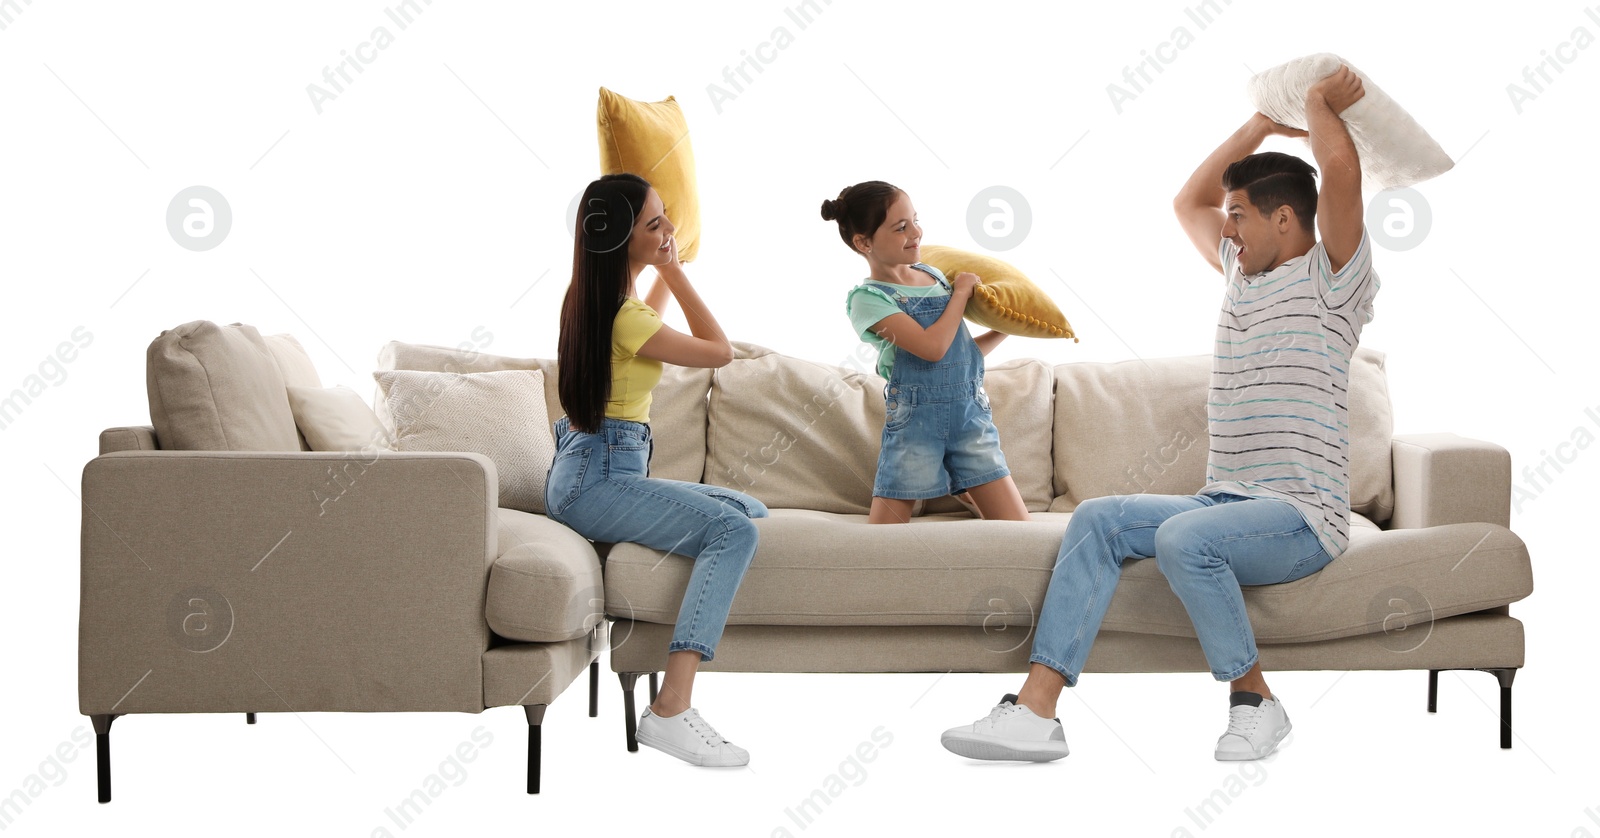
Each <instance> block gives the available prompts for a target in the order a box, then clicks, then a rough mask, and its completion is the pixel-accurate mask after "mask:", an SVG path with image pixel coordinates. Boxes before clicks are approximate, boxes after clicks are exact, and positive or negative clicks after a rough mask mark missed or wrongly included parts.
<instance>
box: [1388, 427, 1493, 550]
mask: <svg viewBox="0 0 1600 838" xmlns="http://www.w3.org/2000/svg"><path fill="white" fill-rule="evenodd" d="M1391 451H1392V452H1393V456H1394V516H1393V517H1392V518H1391V519H1390V522H1389V526H1390V527H1391V528H1393V529H1411V528H1416V527H1437V526H1441V525H1444V524H1462V523H1471V522H1477V521H1483V522H1487V523H1490V524H1499V525H1500V526H1502V527H1508V528H1509V527H1510V526H1511V454H1510V453H1509V452H1508V451H1506V449H1504V448H1501V447H1500V446H1498V445H1495V444H1494V443H1492V442H1483V441H1481V440H1476V439H1468V438H1467V437H1463V436H1457V435H1455V434H1449V433H1440V434H1408V435H1397V436H1395V438H1394V441H1393V443H1392V445H1391Z"/></svg>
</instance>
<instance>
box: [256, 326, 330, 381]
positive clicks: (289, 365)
mask: <svg viewBox="0 0 1600 838" xmlns="http://www.w3.org/2000/svg"><path fill="white" fill-rule="evenodd" d="M261 341H262V342H263V343H265V344H266V345H267V351H268V352H271V353H272V360H273V362H275V363H276V364H277V365H278V372H279V373H281V374H282V375H283V383H284V384H285V385H287V386H289V387H321V386H322V379H321V378H320V377H319V376H318V375H317V368H316V367H315V366H313V365H312V363H311V356H310V355H307V354H306V348H305V347H304V346H301V345H300V341H298V340H295V337H294V335H291V334H289V333H287V332H285V333H283V334H279V335H262V337H261Z"/></svg>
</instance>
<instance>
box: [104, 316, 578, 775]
mask: <svg viewBox="0 0 1600 838" xmlns="http://www.w3.org/2000/svg"><path fill="white" fill-rule="evenodd" d="M471 357H472V355H471V353H462V352H452V353H447V355H446V357H445V358H444V359H443V360H442V361H441V364H442V365H443V366H446V367H448V366H450V365H452V364H454V363H456V362H465V361H468V360H471ZM148 361H149V365H148V369H149V377H148V381H147V383H148V387H149V393H150V407H151V425H148V426H132V427H117V428H110V429H108V430H106V431H105V432H104V433H102V434H101V436H100V456H98V457H96V458H94V459H93V460H91V461H90V462H89V463H88V465H87V466H85V468H84V471H83V494H82V501H83V519H82V520H83V527H82V580H81V581H82V591H81V602H80V613H79V654H78V662H79V678H78V696H79V707H80V710H81V711H82V712H83V713H84V714H85V715H87V716H89V717H90V718H91V720H92V722H93V724H94V728H95V733H96V740H97V747H98V756H99V796H100V800H101V802H106V801H108V800H109V799H110V796H111V786H110V735H109V734H110V727H111V722H112V720H114V719H116V718H117V717H119V716H123V715H133V714H142V713H235V712H237V713H247V714H249V716H248V718H249V720H250V722H252V723H254V721H255V714H256V713H257V712H269V713H270V712H284V713H305V712H328V711H355V712H387V711H422V710H450V711H458V712H465V713H478V712H482V711H483V710H484V709H486V708H489V707H500V706H507V705H516V706H521V707H522V708H523V709H524V712H525V714H526V718H527V722H528V725H529V728H528V735H529V748H528V776H527V791H528V793H530V794H531V793H534V792H537V791H538V789H539V779H540V778H539V765H540V743H541V724H542V721H543V716H544V711H545V708H546V706H547V705H548V704H550V702H552V701H554V700H555V698H556V696H558V695H560V694H561V693H562V691H563V690H565V689H566V688H567V686H568V685H569V684H571V683H572V682H573V680H574V679H576V678H577V677H578V676H579V675H580V674H582V673H583V672H584V670H585V668H587V669H588V670H589V675H590V678H589V687H590V704H589V708H590V712H589V714H590V715H591V716H593V715H595V714H596V713H595V710H596V707H595V689H596V678H597V676H598V667H597V666H596V660H597V658H598V656H599V654H600V651H601V650H602V648H603V646H604V638H605V630H606V625H605V621H604V620H603V618H602V615H601V614H600V613H599V609H598V608H595V607H593V606H592V605H591V595H593V598H594V599H596V600H597V599H598V593H599V590H600V587H599V586H600V584H601V580H600V565H599V558H598V556H597V555H596V554H595V552H594V549H593V547H592V546H591V545H590V544H589V543H588V542H587V541H585V540H584V539H582V538H579V537H578V536H577V535H576V534H575V533H573V532H572V531H570V530H568V529H567V528H565V527H563V526H561V525H559V524H556V523H554V522H552V521H549V520H548V519H545V518H544V517H543V516H539V515H532V514H529V513H526V512H521V511H517V510H513V509H502V508H499V506H498V503H497V492H498V483H497V480H496V472H495V466H494V464H493V463H492V462H490V460H489V459H487V458H486V457H484V456H482V455H479V454H473V453H398V452H393V451H377V450H364V451H349V452H312V451H307V450H302V449H303V448H304V441H303V440H302V439H300V436H299V434H298V433H297V431H296V426H295V422H294V418H293V416H292V415H291V413H290V412H289V405H288V402H287V401H286V399H285V388H286V386H288V385H295V386H306V387H319V386H320V381H319V379H318V376H317V374H316V370H315V369H314V368H313V367H312V365H311V362H310V360H309V358H307V356H306V354H305V352H304V350H303V349H302V348H301V347H300V345H299V343H297V342H296V341H295V340H294V338H292V337H289V336H287V335H279V336H272V337H268V338H265V339H264V338H262V337H261V336H260V335H259V334H258V333H257V332H256V330H255V329H253V328H250V327H248V326H239V325H238V324H235V325H234V326H230V327H222V328H219V327H217V326H215V325H214V324H211V323H205V322H203V321H199V322H195V323H189V324H185V325H183V326H180V327H178V328H176V329H173V330H169V331H167V332H164V333H163V334H162V335H161V337H159V338H157V340H156V341H155V342H154V343H152V344H151V346H150V350H149V358H148ZM552 580H554V581H552Z"/></svg>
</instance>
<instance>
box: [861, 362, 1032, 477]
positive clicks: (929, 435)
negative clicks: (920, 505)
mask: <svg viewBox="0 0 1600 838" xmlns="http://www.w3.org/2000/svg"><path fill="white" fill-rule="evenodd" d="M884 406H885V408H886V409H887V413H888V418H887V420H886V421H885V422H884V425H883V448H882V451H881V452H880V453H879V455H878V476H877V479H876V480H875V481H874V482H873V484H872V494H873V496H874V497H880V498H895V499H898V500H922V499H925V498H937V497H941V496H943V495H950V494H959V493H961V492H964V491H966V490H968V489H970V488H972V487H973V486H982V485H983V484H985V483H990V482H993V481H995V480H999V479H1000V478H1002V477H1006V476H1008V475H1010V474H1011V469H1009V468H1007V467H1006V456H1005V454H1004V453H1002V452H1001V450H1000V433H999V432H998V431H996V430H995V427H994V415H993V413H992V411H991V410H990V409H989V394H988V393H985V392H984V390H983V384H982V383H981V382H977V381H968V382H965V383H961V384H943V385H931V386H930V385H918V384H905V383H901V382H895V383H891V384H890V385H889V386H887V387H886V388H885V389H884Z"/></svg>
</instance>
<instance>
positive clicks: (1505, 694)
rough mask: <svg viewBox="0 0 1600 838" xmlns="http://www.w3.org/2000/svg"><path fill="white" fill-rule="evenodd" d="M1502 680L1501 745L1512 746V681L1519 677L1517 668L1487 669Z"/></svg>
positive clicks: (1486, 670) (1497, 678)
mask: <svg viewBox="0 0 1600 838" xmlns="http://www.w3.org/2000/svg"><path fill="white" fill-rule="evenodd" d="M1483 671H1484V672H1487V673H1489V674H1490V675H1493V676H1494V678H1495V680H1496V681H1499V682H1500V747H1501V748H1510V747H1511V681H1512V679H1514V678H1516V677H1517V671H1516V670H1515V669H1485V670H1483Z"/></svg>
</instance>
